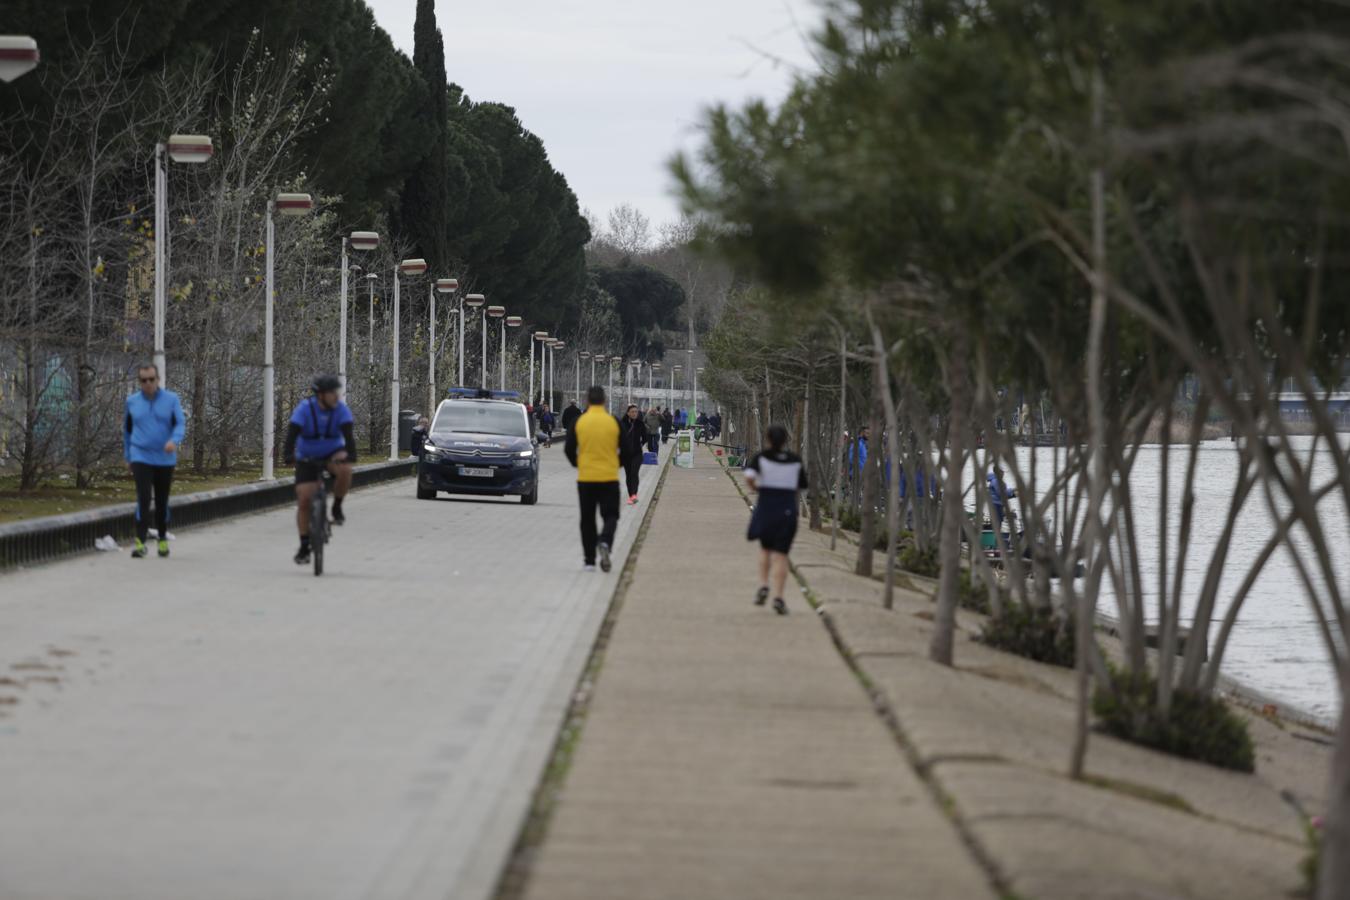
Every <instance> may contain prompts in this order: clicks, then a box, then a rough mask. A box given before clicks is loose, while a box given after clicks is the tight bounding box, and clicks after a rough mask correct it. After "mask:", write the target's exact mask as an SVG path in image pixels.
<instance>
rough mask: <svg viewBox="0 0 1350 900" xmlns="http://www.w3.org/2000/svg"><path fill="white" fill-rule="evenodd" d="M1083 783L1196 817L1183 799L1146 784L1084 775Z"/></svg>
mask: <svg viewBox="0 0 1350 900" xmlns="http://www.w3.org/2000/svg"><path fill="white" fill-rule="evenodd" d="M1083 781H1084V783H1086V784H1090V785H1092V786H1093V787H1098V788H1101V789H1102V790H1107V791H1115V792H1116V793H1117V794H1124V795H1125V796H1127V797H1133V798H1135V799H1136V800H1143V801H1145V802H1148V803H1156V804H1158V805H1159V806H1165V807H1167V808H1168V809H1174V810H1176V811H1177V812H1183V813H1186V814H1188V815H1192V816H1194V815H1197V813H1196V811H1195V807H1193V806H1191V805H1190V804H1189V803H1187V802H1186V799H1185V798H1184V797H1179V796H1177V795H1176V794H1173V793H1172V792H1171V791H1162V790H1158V789H1157V788H1152V787H1149V786H1148V785H1146V784H1136V783H1135V782H1133V781H1125V780H1124V779H1120V778H1106V777H1104V776H1101V775H1084V776H1083Z"/></svg>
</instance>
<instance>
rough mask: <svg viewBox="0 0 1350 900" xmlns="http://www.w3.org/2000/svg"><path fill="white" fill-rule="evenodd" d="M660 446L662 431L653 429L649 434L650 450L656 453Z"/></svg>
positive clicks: (648, 447)
mask: <svg viewBox="0 0 1350 900" xmlns="http://www.w3.org/2000/svg"><path fill="white" fill-rule="evenodd" d="M660 446H661V432H659V431H653V432H652V433H651V434H649V435H647V449H648V450H650V451H652V452H653V453H655V452H656V451H657V448H659V447H660Z"/></svg>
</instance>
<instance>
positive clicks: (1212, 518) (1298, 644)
mask: <svg viewBox="0 0 1350 900" xmlns="http://www.w3.org/2000/svg"><path fill="white" fill-rule="evenodd" d="M1293 441H1294V442H1295V444H1294V445H1295V446H1296V447H1300V448H1301V449H1302V450H1303V451H1304V458H1305V459H1306V454H1307V451H1308V450H1309V449H1310V448H1311V447H1312V438H1311V437H1295V438H1293ZM1323 446H1324V447H1325V444H1324V445H1323ZM1018 452H1019V458H1020V464H1021V466H1022V467H1023V472H1024V473H1029V471H1030V459H1029V455H1030V453H1031V450H1030V449H1028V448H1021V449H1020V450H1019V451H1018ZM1164 452H1167V451H1165V449H1164V448H1163V447H1161V446H1147V447H1143V448H1140V450H1139V458H1138V460H1137V461H1136V462H1135V466H1134V470H1133V471H1132V473H1131V474H1130V488H1131V495H1132V496H1133V498H1134V503H1135V509H1134V515H1135V529H1136V532H1137V535H1138V540H1139V545H1140V546H1139V557H1140V566H1141V570H1142V573H1143V575H1142V577H1143V580H1144V584H1145V585H1146V596H1147V604H1148V605H1147V606H1146V609H1147V616H1148V619H1149V621H1150V622H1153V621H1156V619H1157V597H1158V595H1157V583H1158V569H1159V566H1158V558H1159V546H1158V539H1157V537H1158V536H1157V529H1158V525H1157V523H1158V504H1159V502H1160V501H1161V497H1160V496H1159V495H1160V489H1161V480H1162V459H1163V453H1164ZM1332 452H1333V451H1332V450H1331V449H1321V450H1318V451H1317V452H1316V454H1315V455H1314V463H1313V471H1314V474H1315V476H1316V481H1315V483H1316V484H1322V483H1323V482H1324V481H1325V480H1327V479H1329V478H1330V477H1332V473H1333V469H1332V466H1333V463H1332V457H1331V453H1332ZM1036 453H1037V454H1038V459H1037V461H1036V465H1037V481H1038V482H1039V484H1041V485H1044V484H1048V482H1049V480H1050V475H1051V472H1052V464H1053V459H1052V454H1053V450H1052V449H1049V448H1038V449H1037V450H1036ZM1170 453H1171V460H1170V462H1169V465H1168V468H1169V472H1168V488H1169V489H1168V495H1169V497H1168V501H1167V505H1168V509H1169V513H1168V521H1169V522H1170V526H1169V531H1170V534H1169V557H1170V559H1169V563H1168V568H1169V580H1170V578H1171V577H1172V575H1171V574H1170V573H1171V572H1172V570H1173V569H1174V567H1175V564H1176V563H1175V554H1176V546H1177V531H1178V530H1179V528H1180V520H1181V494H1182V489H1183V482H1184V479H1185V474H1186V465H1187V460H1188V450H1187V449H1186V448H1185V447H1175V446H1174V447H1172V448H1170ZM1237 473H1238V455H1237V450H1236V445H1235V444H1233V443H1232V442H1230V441H1227V440H1222V441H1206V442H1205V443H1204V444H1203V445H1202V446H1201V449H1200V459H1199V464H1198V466H1197V469H1196V481H1195V494H1196V506H1195V513H1194V517H1195V521H1194V524H1193V526H1192V529H1191V549H1190V552H1189V553H1188V554H1187V559H1186V565H1185V583H1184V586H1183V590H1182V593H1183V606H1182V609H1183V616H1184V620H1185V622H1186V624H1189V618H1190V615H1191V609H1192V607H1190V606H1187V604H1193V602H1194V598H1195V596H1196V595H1197V594H1198V593H1199V591H1200V589H1201V586H1202V585H1203V583H1204V579H1205V575H1206V572H1207V571H1208V566H1209V559H1210V557H1211V554H1212V552H1213V550H1214V547H1215V545H1216V544H1217V543H1218V540H1219V537H1220V533H1221V531H1222V529H1223V525H1224V522H1225V521H1226V518H1227V513H1228V506H1229V502H1230V494H1231V492H1232V489H1233V486H1234V485H1235V484H1236V482H1237ZM1007 478H1008V480H1009V481H1010V482H1011V476H1010V475H1009V476H1008V477H1007ZM1010 486H1011V485H1010ZM1038 487H1039V485H1038ZM1321 513H1322V516H1321V518H1322V527H1323V529H1324V531H1325V534H1326V539H1327V543H1328V546H1329V547H1330V548H1331V552H1332V555H1333V567H1334V568H1335V569H1336V571H1337V573H1338V574H1339V575H1340V577H1339V578H1338V579H1337V582H1338V584H1339V585H1340V586H1341V587H1342V588H1343V589H1344V588H1345V587H1346V586H1347V585H1350V581H1347V580H1346V578H1345V576H1346V574H1347V573H1350V514H1347V511H1346V508H1345V505H1344V503H1343V501H1342V500H1341V497H1340V494H1339V492H1337V493H1334V494H1332V495H1331V496H1329V497H1328V498H1326V499H1325V500H1324V501H1323V503H1322V505H1321ZM1275 527H1276V526H1275V517H1274V516H1273V515H1272V514H1271V512H1270V510H1269V509H1268V507H1267V504H1266V500H1265V497H1264V494H1263V493H1262V492H1261V488H1260V486H1259V485H1258V486H1257V487H1256V488H1255V489H1254V490H1253V491H1252V493H1251V495H1250V496H1249V498H1248V499H1247V502H1246V505H1245V506H1244V508H1243V511H1242V514H1241V516H1240V518H1239V519H1238V524H1237V527H1236V529H1235V531H1234V535H1233V540H1232V543H1231V546H1230V549H1229V554H1228V564H1227V566H1226V567H1225V569H1224V575H1223V578H1222V580H1221V582H1220V589H1219V595H1218V597H1219V599H1218V604H1217V609H1216V612H1215V622H1214V624H1213V625H1212V626H1211V629H1210V644H1211V648H1212V647H1213V641H1214V637H1215V636H1216V635H1217V634H1218V630H1219V622H1220V620H1221V619H1222V617H1223V614H1224V612H1225V611H1226V610H1227V608H1228V604H1229V600H1230V598H1231V597H1232V595H1233V594H1234V593H1235V592H1236V591H1237V589H1238V588H1239V587H1240V585H1241V583H1242V582H1243V580H1244V579H1245V578H1246V575H1247V571H1248V569H1249V567H1250V564H1251V562H1252V561H1253V560H1254V559H1255V558H1256V557H1257V556H1258V555H1259V554H1260V552H1261V549H1262V547H1263V546H1264V544H1265V542H1266V540H1267V539H1268V538H1269V537H1270V535H1271V534H1272V533H1273V532H1274V530H1275ZM1290 544H1291V546H1292V547H1293V548H1295V549H1297V550H1298V551H1299V552H1301V553H1303V554H1304V559H1305V560H1311V559H1312V555H1311V549H1310V547H1311V544H1310V542H1309V541H1308V539H1307V537H1306V535H1304V534H1303V533H1302V532H1301V531H1300V532H1296V533H1293V534H1291V536H1290ZM1309 568H1310V571H1315V567H1313V566H1310V567H1309ZM1099 609H1100V610H1101V611H1102V612H1103V613H1105V614H1108V615H1111V616H1115V615H1116V603H1115V597H1114V594H1113V593H1112V590H1111V584H1110V579H1109V578H1107V579H1104V580H1103V596H1102V598H1101V602H1100V604H1099ZM1328 616H1329V617H1330V618H1331V619H1332V627H1333V629H1334V628H1335V620H1334V617H1333V616H1331V615H1330V613H1328ZM1223 674H1224V675H1226V676H1227V677H1229V678H1231V679H1232V680H1234V681H1236V682H1238V683H1240V684H1241V685H1243V686H1245V687H1248V688H1250V689H1252V690H1254V691H1257V692H1259V693H1261V694H1264V695H1268V696H1269V697H1270V698H1271V699H1272V700H1273V701H1275V702H1276V703H1278V704H1279V705H1280V706H1285V707H1293V708H1296V709H1298V710H1301V711H1303V712H1305V713H1308V714H1310V715H1312V716H1313V717H1315V718H1317V719H1319V720H1322V721H1324V722H1326V723H1328V724H1334V720H1335V718H1336V716H1337V715H1338V714H1339V712H1340V702H1341V701H1340V692H1339V690H1338V689H1337V686H1336V677H1335V672H1334V670H1333V668H1332V665H1331V660H1330V656H1329V654H1328V652H1327V648H1326V645H1325V643H1324V639H1323V637H1322V634H1321V629H1320V628H1319V626H1318V624H1317V618H1316V614H1315V612H1314V611H1313V608H1312V606H1311V602H1310V599H1309V597H1308V593H1307V591H1306V589H1305V588H1304V586H1303V584H1302V582H1301V580H1300V578H1299V575H1298V571H1297V568H1296V566H1295V563H1294V562H1293V560H1292V559H1291V557H1290V555H1289V553H1288V552H1286V551H1283V550H1281V551H1277V552H1276V553H1275V555H1273V556H1272V557H1271V558H1270V560H1269V562H1268V563H1267V564H1266V566H1265V568H1264V569H1263V571H1262V573H1261V575H1260V578H1259V579H1258V580H1257V582H1256V584H1255V586H1254V587H1253V589H1252V591H1251V593H1250V594H1249V595H1248V597H1247V599H1246V602H1245V603H1244V604H1243V607H1242V610H1241V614H1240V616H1239V618H1238V621H1237V625H1236V627H1235V628H1234V630H1233V634H1232V637H1231V638H1230V640H1229V643H1228V649H1227V651H1226V652H1225V654H1224V659H1223Z"/></svg>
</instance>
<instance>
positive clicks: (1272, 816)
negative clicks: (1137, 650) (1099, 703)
mask: <svg viewBox="0 0 1350 900" xmlns="http://www.w3.org/2000/svg"><path fill="white" fill-rule="evenodd" d="M732 474H733V478H735V479H736V480H737V481H738V482H739V473H732ZM829 543H830V538H829V534H828V533H812V532H805V533H799V536H798V542H797V545H796V547H794V551H793V559H794V564H795V569H796V572H797V574H798V577H799V579H800V580H801V583H802V587H803V590H804V591H805V592H806V593H807V596H808V597H809V598H810V599H811V602H812V603H813V604H814V605H815V606H816V609H817V612H818V613H819V615H820V616H821V618H822V619H823V620H824V622H825V623H826V626H827V628H828V629H829V630H830V632H831V634H832V635H833V636H834V637H835V640H836V642H837V645H838V647H839V649H840V652H842V653H843V654H844V655H845V657H846V658H847V659H848V660H849V661H850V662H851V664H852V665H853V666H854V668H855V671H856V672H857V674H858V677H859V679H860V680H861V681H862V682H863V684H864V686H865V687H866V689H867V690H868V692H869V693H870V694H871V695H872V696H873V699H874V702H875V704H876V706H877V708H878V709H879V710H880V711H881V712H882V714H883V716H884V717H885V718H886V720H887V721H888V722H889V723H890V724H891V726H892V727H893V729H894V730H895V733H896V735H897V738H898V739H899V740H900V741H901V743H902V745H903V746H904V747H905V748H906V749H907V751H908V754H909V757H910V761H911V763H912V765H914V766H915V768H916V769H918V770H919V771H922V772H924V773H926V774H927V776H928V777H929V778H930V779H931V780H932V783H933V784H934V786H935V789H936V790H938V791H939V792H940V793H941V794H942V795H943V796H945V797H947V798H948V799H949V803H950V810H951V812H952V814H953V816H954V817H955V819H956V821H957V822H958V823H959V825H960V827H961V828H962V829H963V832H964V833H965V834H966V835H967V836H968V838H969V841H970V843H971V846H972V847H974V848H975V850H976V852H977V854H979V855H981V856H983V857H984V858H985V859H986V860H987V861H988V863H989V865H990V866H991V869H992V871H993V873H994V875H993V877H994V878H995V879H996V883H997V884H998V885H999V886H1000V888H1001V889H1002V890H1004V892H1005V895H1008V896H1017V897H1025V898H1031V897H1036V898H1065V900H1069V898H1081V897H1089V896H1107V895H1109V896H1168V897H1193V898H1202V897H1203V898H1208V897H1215V898H1218V897H1223V898H1247V897H1250V898H1252V900H1257V898H1269V897H1280V896H1291V895H1294V894H1295V893H1296V892H1297V891H1298V890H1299V889H1301V888H1302V887H1303V876H1302V873H1301V870H1300V865H1301V863H1302V861H1303V859H1304V858H1305V857H1306V856H1307V853H1308V850H1309V848H1308V846H1307V841H1306V831H1305V829H1304V821H1305V820H1304V818H1303V816H1302V815H1300V814H1299V812H1298V811H1297V810H1296V809H1295V806H1294V805H1293V804H1291V803H1290V802H1289V800H1287V799H1285V796H1286V795H1287V796H1288V797H1290V798H1292V799H1293V801H1294V803H1296V804H1297V806H1298V807H1299V808H1301V809H1302V810H1303V811H1304V813H1306V814H1309V815H1317V814H1319V813H1320V812H1321V810H1322V808H1323V805H1324V803H1325V799H1326V784H1327V782H1326V779H1327V774H1328V772H1329V767H1330V756H1331V746H1330V742H1329V736H1328V735H1327V733H1326V732H1325V731H1324V730H1322V729H1321V728H1319V727H1315V725H1312V726H1310V725H1307V724H1302V723H1300V721H1299V717H1297V716H1294V715H1290V713H1289V711H1288V710H1286V709H1283V708H1281V709H1278V710H1277V712H1276V714H1273V715H1271V714H1263V709H1264V708H1265V707H1266V705H1267V702H1269V700H1268V698H1263V697H1262V696H1261V695H1260V694H1259V693H1258V692H1255V691H1251V690H1247V689H1244V688H1242V687H1241V686H1237V685H1234V686H1233V687H1232V688H1231V690H1232V692H1233V693H1234V694H1235V695H1236V696H1235V699H1238V700H1239V701H1240V702H1239V706H1238V714H1239V715H1241V716H1242V717H1243V718H1244V719H1245V720H1246V722H1247V724H1248V728H1249V730H1250V733H1251V736H1252V739H1253V743H1254V745H1255V749H1256V760H1257V762H1256V772H1255V773H1254V774H1250V775H1249V774H1242V773H1237V772H1232V771H1226V770H1220V769H1216V768H1214V767H1211V766H1208V765H1204V764H1201V763H1196V762H1190V761H1187V760H1183V759H1180V758H1177V757H1173V756H1169V755H1166V754H1162V753H1157V752H1154V751H1151V750H1148V749H1145V748H1142V747H1139V746H1136V745H1133V744H1129V743H1127V742H1124V741H1120V740H1117V739H1115V738H1112V737H1109V736H1106V735H1101V734H1095V733H1094V734H1093V735H1092V737H1091V740H1090V744H1089V750H1088V756H1087V778H1085V779H1084V780H1083V781H1072V780H1070V779H1069V778H1068V777H1067V776H1066V775H1065V772H1066V771H1067V768H1068V761H1069V752H1070V747H1071V744H1072V739H1073V733H1074V715H1075V698H1076V686H1075V683H1074V673H1073V672H1072V671H1071V670H1068V669H1063V668H1059V667H1055V666H1049V665H1043V664H1040V663H1035V662H1032V661H1030V660H1027V659H1024V658H1022V657H1019V656H1015V655H1012V654H1008V653H1004V652H1001V651H998V650H994V649H991V648H989V647H986V646H984V645H983V644H980V643H978V642H977V641H976V640H975V637H976V635H978V634H979V633H980V632H981V630H982V628H983V624H984V621H985V617H984V616H980V615H977V614H974V613H970V612H967V611H965V610H960V611H958V614H957V627H958V635H957V646H956V665H955V666H953V667H951V668H947V667H942V666H938V665H936V664H934V663H931V662H929V660H928V643H929V640H930V638H931V636H932V627H933V626H932V619H933V610H934V602H933V601H934V595H935V593H936V582H934V581H932V580H931V579H925V578H922V577H919V576H913V575H909V574H908V573H905V574H904V575H903V576H902V577H901V578H900V579H899V582H898V583H899V585H900V587H899V588H898V589H897V591H896V596H895V604H894V608H893V609H891V610H886V609H883V608H882V606H881V593H882V586H881V584H880V583H879V582H878V580H876V579H873V578H865V577H862V576H858V575H855V574H854V572H853V565H854V558H855V552H856V548H855V547H854V546H853V545H852V544H841V545H840V546H839V549H838V550H836V551H831V550H830V549H829ZM1108 651H1109V648H1108ZM1228 684H1230V685H1231V684H1232V682H1231V680H1230V681H1229V682H1228ZM1266 712H1267V713H1268V712H1269V710H1266Z"/></svg>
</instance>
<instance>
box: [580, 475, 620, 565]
mask: <svg viewBox="0 0 1350 900" xmlns="http://www.w3.org/2000/svg"><path fill="white" fill-rule="evenodd" d="M577 499H578V500H580V501H581V552H582V553H583V554H584V557H585V560H586V564H587V565H594V564H595V543H596V533H595V513H596V509H597V508H598V509H599V511H600V518H601V520H602V521H603V522H604V526H603V529H602V530H601V532H600V535H599V539H600V540H601V541H604V542H605V543H606V544H608V545H609V546H611V547H613V546H614V529H616V528H617V527H618V526H619V483H618V482H617V481H578V482H577Z"/></svg>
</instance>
